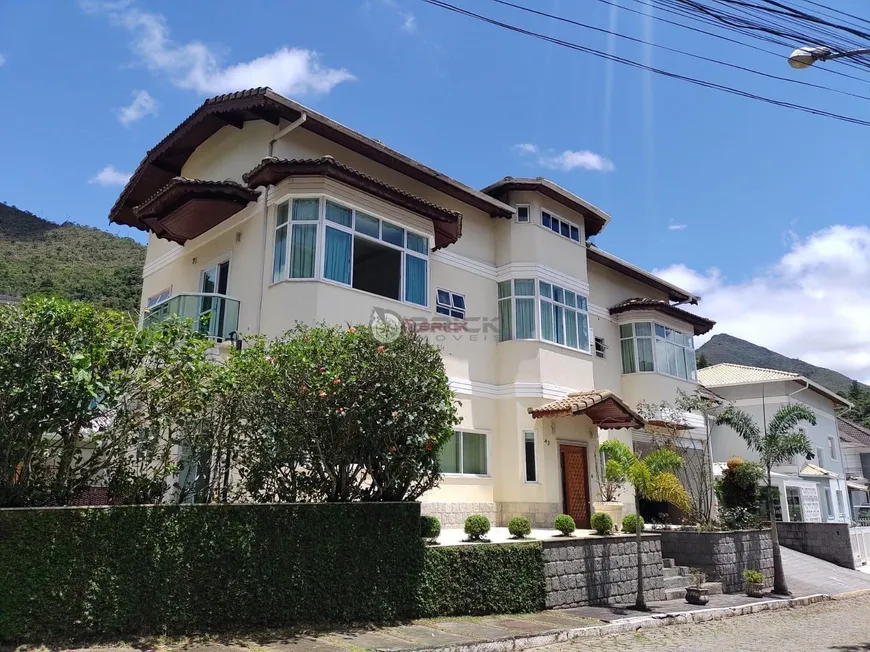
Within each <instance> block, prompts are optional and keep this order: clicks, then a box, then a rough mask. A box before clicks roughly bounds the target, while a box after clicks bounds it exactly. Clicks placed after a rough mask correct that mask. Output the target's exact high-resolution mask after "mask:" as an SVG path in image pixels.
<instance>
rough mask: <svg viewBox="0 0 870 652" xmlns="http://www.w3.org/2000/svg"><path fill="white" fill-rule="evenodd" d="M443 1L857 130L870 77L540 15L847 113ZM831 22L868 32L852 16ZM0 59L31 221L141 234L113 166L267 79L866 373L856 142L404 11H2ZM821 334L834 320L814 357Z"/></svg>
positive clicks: (553, 8) (770, 336) (628, 17)
mask: <svg viewBox="0 0 870 652" xmlns="http://www.w3.org/2000/svg"><path fill="white" fill-rule="evenodd" d="M520 1H521V2H525V4H527V5H530V4H532V3H531V2H530V1H529V0H520ZM620 2H621V4H622V5H624V6H625V7H630V8H632V9H641V10H643V8H644V5H643V2H642V0H641V1H640V2H639V1H638V0H620ZM456 4H459V5H462V6H464V7H467V8H469V9H473V10H475V11H478V12H479V13H484V14H487V15H491V16H494V17H498V18H500V19H502V20H505V21H506V22H512V23H518V24H522V25H523V26H525V27H527V28H529V29H533V30H535V31H540V32H543V33H546V34H549V35H552V36H555V37H557V38H561V39H565V40H571V41H576V42H580V43H582V44H584V45H587V46H590V47H594V48H598V49H601V50H608V49H610V51H611V52H615V53H616V54H617V55H619V56H623V57H627V58H631V59H635V60H638V61H643V62H646V63H649V64H651V65H654V66H657V67H661V68H666V69H669V70H673V71H675V72H679V73H681V74H686V75H690V76H695V77H702V78H704V79H710V80H713V81H716V82H717V83H720V84H726V85H731V86H735V87H739V88H741V89H745V90H748V91H751V92H754V93H757V94H761V95H767V96H771V97H775V98H777V99H782V100H786V101H790V102H795V103H800V104H806V105H812V106H817V107H820V108H824V109H826V110H829V111H834V112H838V113H844V114H849V115H855V116H858V117H862V118H870V103H868V101H867V99H870V75H867V82H864V83H862V82H858V81H852V80H848V79H843V78H839V77H836V76H834V75H832V74H830V73H829V72H826V71H825V70H824V69H821V68H822V67H814V68H811V69H809V70H805V71H794V70H792V69H791V68H789V67H788V66H787V64H786V60H785V56H786V55H787V54H788V52H782V55H783V56H782V57H781V58H780V57H776V56H771V55H768V54H765V53H761V52H756V51H753V50H750V49H748V48H741V47H738V46H734V45H730V44H727V43H722V42H718V41H713V40H711V39H710V38H709V37H706V36H703V35H699V34H694V33H690V32H687V31H684V30H679V29H677V28H675V27H672V26H670V25H666V24H664V23H661V22H658V21H654V20H652V19H650V18H645V17H644V16H642V15H638V14H634V13H630V12H628V11H625V10H619V9H615V8H611V7H609V6H608V5H607V4H604V3H602V2H598V1H596V0H574V1H568V0H562V1H561V2H560V1H558V0H547V1H542V2H539V3H535V6H536V7H537V8H540V9H544V10H547V11H550V12H552V13H555V14H560V15H563V16H566V17H570V18H572V19H575V20H580V21H583V22H586V23H591V24H595V25H599V26H601V27H607V26H608V25H615V26H616V28H617V29H618V31H620V32H622V33H625V34H629V35H632V36H635V37H638V38H645V39H647V40H652V41H653V42H655V43H658V44H664V45H667V46H670V47H677V48H680V49H684V50H689V51H693V52H697V53H699V54H703V55H705V56H708V57H715V58H718V59H724V60H727V61H729V62H732V63H735V64H738V65H743V66H747V67H752V68H757V69H759V70H762V71H765V72H768V73H772V74H777V75H780V76H783V77H787V78H790V79H795V80H801V81H809V82H813V83H817V84H826V85H830V86H835V87H837V88H840V89H843V90H848V91H850V92H853V93H857V94H859V95H861V96H862V98H860V99H857V98H851V97H845V96H842V95H837V94H835V93H832V92H829V91H821V90H817V89H814V88H809V87H805V86H799V85H793V84H788V83H783V82H779V81H774V80H769V79H764V78H761V77H756V76H753V75H750V74H747V73H745V72H740V71H736V70H731V69H727V68H724V67H720V66H716V65H713V64H710V63H704V62H699V61H695V60H692V59H688V58H685V57H682V56H680V55H677V54H674V53H669V52H665V51H662V50H658V49H653V48H651V47H648V46H643V45H640V44H636V43H630V42H627V41H623V40H618V39H610V41H608V38H607V36H606V35H604V34H599V33H594V32H589V31H587V30H583V29H580V28H578V27H574V26H570V25H564V24H559V23H555V22H553V21H552V20H550V19H546V18H542V17H534V16H530V15H528V14H525V13H522V12H518V11H517V10H515V9H511V8H508V7H503V6H499V5H497V4H495V3H494V2H491V1H489V0H456ZM847 4H848V5H849V6H848V7H846V5H847ZM243 6H244V8H242V7H243ZM837 6H838V7H839V6H841V5H840V4H839V3H838V5H837ZM842 8H843V9H844V10H847V11H852V12H854V13H861V14H862V15H867V17H868V18H870V10H868V9H866V8H862V7H861V6H860V4H859V3H858V2H857V1H850V2H848V3H847V2H845V0H844V2H843V3H842ZM862 12H863V13H862ZM798 45H802V44H800V43H797V44H795V46H798ZM765 47H766V48H767V49H772V50H776V49H777V46H775V45H765ZM0 61H2V65H0V97H2V101H0V143H2V150H0V151H2V153H3V156H2V157H0V200H3V201H6V202H9V203H13V204H15V205H17V206H19V207H20V208H25V209H28V210H31V211H33V212H35V213H37V214H39V215H42V216H44V217H46V218H48V219H51V220H55V221H63V220H67V219H69V220H73V221H76V222H80V223H84V224H89V225H93V226H98V227H100V228H107V229H109V230H111V231H113V232H116V233H120V234H123V235H130V236H132V237H135V238H137V239H139V240H140V241H141V240H144V238H143V234H141V233H138V232H136V231H132V230H129V229H126V228H121V227H115V226H112V227H110V226H109V225H108V222H107V217H106V216H107V213H108V210H109V207H110V206H111V205H112V203H113V202H114V201H115V199H116V197H117V195H118V193H119V191H120V189H121V185H119V184H120V183H121V182H123V179H124V175H125V174H129V173H130V172H131V171H132V170H133V169H134V168H135V166H136V165H137V163H138V162H139V160H140V159H141V158H142V156H143V155H144V154H145V151H146V150H147V149H148V148H150V147H152V146H153V145H154V144H156V143H157V142H158V141H159V140H160V139H161V138H162V137H163V136H164V135H165V134H166V133H168V132H169V131H170V130H171V129H172V128H173V127H174V126H176V125H177V124H178V123H179V122H180V121H181V120H182V119H184V117H186V116H187V115H188V114H189V113H191V112H192V111H193V110H194V109H195V108H196V107H197V106H198V105H199V104H200V103H201V102H202V100H203V99H204V98H205V97H208V96H210V95H214V94H217V93H220V92H225V91H227V90H234V89H236V88H242V87H247V86H254V85H266V84H268V85H271V86H273V87H274V88H276V90H279V91H281V92H284V93H285V94H287V95H289V96H291V97H293V98H294V99H297V100H299V101H301V102H303V103H305V104H308V105H310V106H312V107H313V108H316V109H317V110H318V111H321V112H323V113H325V114H327V115H329V116H331V117H333V118H335V119H337V120H339V121H341V122H343V123H345V124H347V125H349V126H351V127H353V128H355V129H357V130H359V131H362V132H363V133H365V134H367V135H369V136H372V137H374V138H378V139H380V140H382V141H384V142H386V143H387V144H389V145H391V146H392V147H394V148H396V149H398V150H399V151H402V152H404V153H406V154H408V155H410V156H412V157H414V158H417V159H418V160H420V161H422V162H424V163H426V164H428V165H430V166H432V167H435V168H436V169H439V170H441V171H443V172H445V173H447V174H450V175H451V176H453V177H455V178H457V179H460V180H462V181H463V182H465V183H467V184H469V185H472V186H476V187H482V186H484V185H487V184H488V183H491V182H492V181H494V180H496V179H498V178H500V177H502V176H505V175H514V176H537V175H544V176H547V177H549V178H551V179H553V180H554V181H556V182H557V183H559V184H561V185H563V186H565V187H566V188H568V189H570V190H572V191H574V192H575V193H577V194H579V195H580V196H582V197H584V198H585V199H587V200H589V201H591V202H593V203H595V204H596V205H598V206H600V207H601V208H603V209H604V210H606V211H607V212H608V213H610V215H611V216H612V218H613V219H612V222H611V224H610V225H609V226H608V227H607V229H606V230H605V231H604V233H603V234H602V235H601V236H599V237H598V238H597V243H598V244H599V245H600V246H602V247H604V248H606V249H608V250H610V251H612V252H613V253H615V254H617V255H619V256H622V257H624V258H626V259H628V260H630V261H632V262H634V263H635V264H638V265H640V266H643V267H645V268H647V269H656V270H660V271H661V272H662V273H663V274H664V275H665V276H667V277H668V278H671V279H673V280H675V281H677V282H680V283H682V284H683V285H686V286H689V289H692V290H695V291H702V292H704V293H705V302H704V303H702V306H701V307H700V308H699V311H700V312H702V313H704V314H706V315H708V316H712V317H713V318H715V319H718V320H719V321H720V328H719V329H718V331H719V332H730V333H732V334H734V335H738V336H741V337H747V338H748V339H752V340H753V341H756V342H758V343H760V344H763V345H765V346H770V347H771V348H775V349H777V350H780V351H781V352H783V353H786V354H789V355H795V356H801V357H803V358H805V359H807V360H809V361H810V362H814V363H817V364H825V365H827V366H833V367H835V368H838V369H840V370H842V371H844V372H846V373H850V374H853V375H858V376H859V377H860V378H862V379H870V326H868V325H867V324H868V323H870V318H868V317H870V297H868V289H867V288H870V271H868V269H870V255H868V252H870V230H868V229H867V227H866V224H867V221H868V220H867V204H868V201H867V200H868V182H867V179H868V172H870V170H868V167H870V163H868V157H867V142H868V136H870V128H868V127H861V126H854V125H850V124H846V123H840V122H835V121H833V120H831V119H827V118H820V117H815V116H811V115H807V114H803V113H797V112H793V111H789V110H786V109H782V108H777V107H773V106H769V105H764V104H761V103H759V102H755V101H751V100H747V99H742V98H738V97H733V96H730V95H726V94H723V93H720V92H717V91H713V90H708V89H704V88H699V87H696V86H692V85H689V84H686V83H684V82H681V81H676V80H672V79H668V78H664V77H660V76H655V75H653V74H652V73H649V72H643V71H640V70H636V69H632V68H628V67H625V66H621V65H619V64H608V63H607V62H605V61H603V60H601V59H598V58H595V57H592V56H590V55H587V54H583V53H578V52H574V51H570V50H567V49H564V48H561V47H559V46H556V45H553V44H548V43H544V42H541V41H538V40H536V39H532V38H529V37H527V36H523V35H518V34H513V33H509V32H507V31H505V30H502V29H498V28H496V27H492V26H489V25H485V24H482V23H480V22H478V21H473V20H470V19H468V18H463V17H461V16H458V15H455V14H453V13H449V12H446V11H444V10H443V9H438V8H435V7H432V6H429V5H427V4H424V3H423V2H421V1H420V0H360V1H358V2H357V1H355V0H319V1H317V2H315V1H313V0H282V1H277V0H276V1H271V0H270V1H267V0H259V1H258V0H253V1H249V2H246V3H244V5H240V4H239V3H238V2H229V1H219V0H208V1H204V0H203V1H198V0H187V1H186V2H183V3H177V2H167V1H154V2H148V3H145V2H139V3H135V2H129V3H109V2H104V1H100V0H90V1H89V2H80V3H58V2H54V1H53V0H30V1H28V2H18V3H9V2H7V3H2V4H0ZM828 66H829V67H830V64H828ZM520 146H521V147H520ZM822 316H824V318H823V317H822ZM771 320H772V321H771ZM804 321H806V324H804ZM831 322H836V323H838V324H845V325H841V327H838V328H841V331H837V333H836V334H835V335H834V336H833V340H834V341H833V342H831V341H826V342H822V339H825V340H830V339H831V331H830V323H831Z"/></svg>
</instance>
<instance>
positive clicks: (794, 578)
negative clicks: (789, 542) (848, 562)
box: [780, 547, 870, 638]
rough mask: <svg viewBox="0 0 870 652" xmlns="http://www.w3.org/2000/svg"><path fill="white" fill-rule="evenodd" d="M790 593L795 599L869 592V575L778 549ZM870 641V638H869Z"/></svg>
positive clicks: (794, 551)
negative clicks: (819, 595)
mask: <svg viewBox="0 0 870 652" xmlns="http://www.w3.org/2000/svg"><path fill="white" fill-rule="evenodd" d="M780 550H781V551H782V566H783V569H784V570H785V578H786V581H787V582H788V588H789V590H790V591H791V592H792V593H794V594H795V595H810V594H812V593H826V594H828V595H836V594H838V593H848V592H850V591H861V590H863V589H870V575H868V574H867V573H862V572H860V571H855V570H850V569H848V568H842V567H841V566H837V565H836V564H832V563H830V562H827V561H824V560H823V559H818V558H817V557H811V556H810V555H805V554H803V553H800V552H797V551H796V550H790V549H789V548H783V547H780ZM868 638H870V637H868Z"/></svg>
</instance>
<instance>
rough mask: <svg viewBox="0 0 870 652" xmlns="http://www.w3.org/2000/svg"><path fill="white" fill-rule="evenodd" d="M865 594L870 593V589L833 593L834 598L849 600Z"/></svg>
mask: <svg viewBox="0 0 870 652" xmlns="http://www.w3.org/2000/svg"><path fill="white" fill-rule="evenodd" d="M864 595H870V589H858V590H857V591H847V592H846V593H838V594H836V595H832V596H831V599H832V600H848V599H850V598H860V597H861V596H864Z"/></svg>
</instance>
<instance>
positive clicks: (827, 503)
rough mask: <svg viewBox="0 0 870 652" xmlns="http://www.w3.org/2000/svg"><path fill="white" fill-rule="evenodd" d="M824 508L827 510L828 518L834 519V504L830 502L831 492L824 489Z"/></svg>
mask: <svg viewBox="0 0 870 652" xmlns="http://www.w3.org/2000/svg"><path fill="white" fill-rule="evenodd" d="M824 493H825V507H827V508H828V518H829V519H832V518H834V503H832V502H831V490H830V489H828V488H827V487H825V489H824Z"/></svg>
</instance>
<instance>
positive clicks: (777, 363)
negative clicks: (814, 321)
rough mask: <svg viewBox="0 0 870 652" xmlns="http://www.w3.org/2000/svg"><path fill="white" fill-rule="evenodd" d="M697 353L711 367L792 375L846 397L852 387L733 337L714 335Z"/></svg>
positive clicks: (834, 376) (821, 369) (838, 375)
mask: <svg viewBox="0 0 870 652" xmlns="http://www.w3.org/2000/svg"><path fill="white" fill-rule="evenodd" d="M697 353H698V356H699V357H700V356H702V355H703V356H704V357H705V358H706V359H707V362H709V363H710V364H711V365H714V364H719V363H721V362H730V363H732V364H743V365H747V366H749V367H762V368H764V369H778V370H780V371H790V372H792V373H796V374H800V375H801V376H804V377H806V378H809V379H810V380H812V381H813V382H815V383H818V384H819V385H822V386H823V387H826V388H828V389H830V390H831V391H834V392H842V393H844V394H847V393H848V392H849V388H850V387H851V385H852V379H851V378H849V377H848V376H844V375H843V374H841V373H839V372H836V371H833V370H832V369H825V368H824V367H817V366H815V365H812V364H810V363H809V362H804V361H803V360H798V359H797V358H787V357H785V356H784V355H780V354H779V353H777V352H776V351H771V350H770V349H765V348H764V347H763V346H758V345H757V344H753V343H752V342H747V341H746V340H741V339H740V338H739V337H732V336H731V335H726V334H721V335H714V336H713V337H712V338H710V340H709V341H707V342H706V343H704V344H703V345H702V346H701V347H700V348H699V349H698V351H697ZM859 385H860V383H859ZM860 387H861V388H862V389H864V390H867V389H870V388H868V387H867V386H866V385H860Z"/></svg>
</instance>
